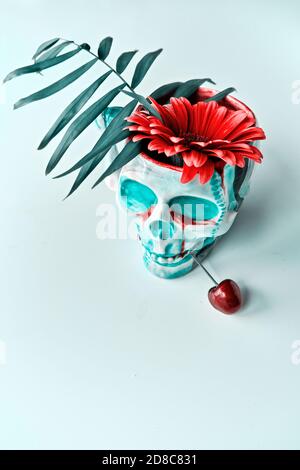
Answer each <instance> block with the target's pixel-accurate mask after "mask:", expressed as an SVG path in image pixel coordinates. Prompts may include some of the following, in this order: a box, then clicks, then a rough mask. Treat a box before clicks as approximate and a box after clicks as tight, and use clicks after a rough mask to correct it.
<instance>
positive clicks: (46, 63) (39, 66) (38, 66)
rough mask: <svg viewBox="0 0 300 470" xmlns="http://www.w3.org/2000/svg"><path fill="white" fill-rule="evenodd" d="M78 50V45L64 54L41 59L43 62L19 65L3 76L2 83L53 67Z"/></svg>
mask: <svg viewBox="0 0 300 470" xmlns="http://www.w3.org/2000/svg"><path fill="white" fill-rule="evenodd" d="M80 50H81V49H80V47H78V48H77V49H75V50H74V51H70V52H67V53H66V54H62V55H60V56H58V57H53V58H52V59H49V60H43V62H36V63H35V64H32V65H27V66H26V67H21V68H19V69H16V70H13V71H12V72H10V73H9V74H8V75H7V76H6V77H5V79H4V83H6V82H8V81H9V80H12V79H13V78H15V77H18V76H20V75H25V74H27V73H34V72H40V71H41V70H45V69H48V68H50V67H53V66H54V65H57V64H60V63H61V62H64V61H65V60H68V59H70V58H71V57H73V56H74V55H75V54H77V53H78V52H79V51H80Z"/></svg>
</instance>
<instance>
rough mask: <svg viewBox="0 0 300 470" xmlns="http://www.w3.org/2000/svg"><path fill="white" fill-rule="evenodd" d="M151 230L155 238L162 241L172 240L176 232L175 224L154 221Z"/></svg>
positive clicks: (150, 226)
mask: <svg viewBox="0 0 300 470" xmlns="http://www.w3.org/2000/svg"><path fill="white" fill-rule="evenodd" d="M149 229H150V231H151V233H152V235H153V237H155V238H159V239H160V240H168V239H169V238H172V237H173V235H174V230H175V228H174V224H173V222H166V221H164V220H154V221H153V222H151V224H150V225H149Z"/></svg>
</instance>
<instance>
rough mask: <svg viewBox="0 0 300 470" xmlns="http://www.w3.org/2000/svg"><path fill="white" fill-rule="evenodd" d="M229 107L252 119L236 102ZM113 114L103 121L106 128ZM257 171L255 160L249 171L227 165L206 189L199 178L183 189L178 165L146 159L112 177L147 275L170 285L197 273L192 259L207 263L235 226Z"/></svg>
mask: <svg viewBox="0 0 300 470" xmlns="http://www.w3.org/2000/svg"><path fill="white" fill-rule="evenodd" d="M227 103H228V106H230V107H232V108H233V109H243V110H246V112H247V113H251V114H252V112H251V111H250V110H249V108H247V107H246V106H245V105H244V104H243V103H241V102H240V101H238V100H237V99H235V98H232V97H228V98H227ZM113 114H114V112H113V110H111V112H110V114H109V115H106V116H104V117H103V119H104V123H105V124H106V125H107V124H108V122H109V121H110V119H112V117H113ZM112 152H113V153H114V152H116V149H115V150H112ZM114 156H115V155H112V157H111V158H114ZM253 167H254V164H253V162H252V161H251V160H249V159H247V160H246V165H245V167H244V168H239V167H237V166H232V165H229V164H226V165H225V167H224V170H223V173H222V175H220V174H219V173H218V172H217V171H215V172H214V174H213V177H212V178H211V180H210V181H209V182H207V183H206V184H200V183H199V180H198V179H196V178H195V179H193V180H192V181H190V182H188V183H187V184H182V183H181V182H180V178H181V168H180V167H178V166H176V165H173V164H172V160H170V159H169V160H167V161H162V160H159V161H158V160H155V159H153V158H152V157H151V155H149V154H147V153H141V154H140V155H139V156H138V157H136V158H134V159H133V160H132V161H131V162H130V163H128V164H127V165H125V166H124V167H123V168H122V169H121V171H119V172H117V173H116V174H114V175H112V176H111V177H110V179H109V180H108V184H109V186H110V187H111V188H113V189H114V190H115V191H116V197H117V202H118V205H119V207H120V208H121V210H125V211H126V212H127V213H128V215H130V216H131V217H132V218H133V219H134V221H135V226H136V231H137V238H138V239H139V241H140V243H141V245H142V249H143V259H144V263H145V266H146V267H147V269H148V270H149V271H150V272H151V273H153V274H155V275H156V276H159V277H161V278H168V279H172V278H176V277H179V276H182V275H184V274H187V273H188V272H190V271H191V270H192V269H193V268H194V267H195V261H194V259H193V257H192V256H191V253H193V254H194V255H197V257H199V259H200V260H202V259H203V258H204V257H205V256H206V255H207V253H208V252H209V251H210V250H211V249H212V247H213V246H214V244H215V243H216V241H217V240H219V239H220V238H221V237H222V236H223V235H224V234H225V233H226V232H227V231H228V230H229V228H230V227H231V225H232V223H233V222H234V219H235V217H236V215H237V212H238V209H239V207H240V205H241V202H242V200H243V199H244V197H245V195H246V194H247V191H248V189H249V180H250V177H251V174H252V171H253Z"/></svg>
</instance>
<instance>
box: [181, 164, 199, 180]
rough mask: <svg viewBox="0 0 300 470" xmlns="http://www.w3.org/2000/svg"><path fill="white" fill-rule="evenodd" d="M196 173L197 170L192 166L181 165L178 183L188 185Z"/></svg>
mask: <svg viewBox="0 0 300 470" xmlns="http://www.w3.org/2000/svg"><path fill="white" fill-rule="evenodd" d="M197 172H198V169H197V168H195V167H194V166H191V167H189V166H187V165H183V170H182V174H181V179H180V182H181V183H183V184H185V183H189V182H190V181H192V179H193V178H194V177H195V176H196V174H197Z"/></svg>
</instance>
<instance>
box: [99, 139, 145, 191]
mask: <svg viewBox="0 0 300 470" xmlns="http://www.w3.org/2000/svg"><path fill="white" fill-rule="evenodd" d="M141 149H142V143H141V142H132V140H131V141H130V142H128V143H127V144H126V145H125V147H124V148H123V150H121V152H120V153H119V154H118V155H117V156H116V158H115V159H114V160H113V162H112V163H111V164H110V165H109V167H108V168H107V170H105V172H104V173H103V174H102V175H101V176H100V178H99V179H98V180H97V181H96V183H95V184H94V185H93V188H95V186H97V185H98V184H99V183H101V181H103V180H104V178H106V177H107V176H109V175H111V174H112V173H114V172H115V171H117V170H119V169H120V168H122V167H123V166H124V165H126V164H127V163H129V162H130V161H131V160H133V159H134V158H135V157H136V156H137V155H138V154H139V153H140V152H141Z"/></svg>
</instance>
